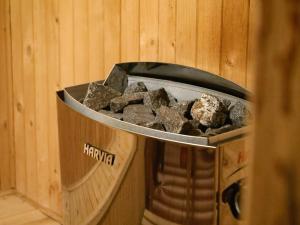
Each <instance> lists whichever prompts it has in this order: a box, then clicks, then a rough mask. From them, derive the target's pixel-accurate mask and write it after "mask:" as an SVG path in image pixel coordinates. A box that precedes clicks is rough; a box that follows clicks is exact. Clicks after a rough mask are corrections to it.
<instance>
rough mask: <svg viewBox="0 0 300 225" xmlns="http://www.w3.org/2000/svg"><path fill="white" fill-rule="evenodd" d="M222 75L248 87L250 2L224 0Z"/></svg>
mask: <svg viewBox="0 0 300 225" xmlns="http://www.w3.org/2000/svg"><path fill="white" fill-rule="evenodd" d="M222 10H223V12H222V14H223V15H222V38H221V64H220V74H221V75H222V76H223V77H225V78H226V79H229V80H232V81H234V82H236V83H237V84H239V85H242V86H245V85H246V69H247V40H248V19H249V17H248V13H249V1H231V0H223V9H222Z"/></svg>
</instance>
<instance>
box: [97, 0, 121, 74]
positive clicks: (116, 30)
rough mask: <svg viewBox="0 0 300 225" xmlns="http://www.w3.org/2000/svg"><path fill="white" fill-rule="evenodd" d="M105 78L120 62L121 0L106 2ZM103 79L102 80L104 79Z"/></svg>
mask: <svg viewBox="0 0 300 225" xmlns="http://www.w3.org/2000/svg"><path fill="white" fill-rule="evenodd" d="M103 9H104V20H103V22H104V24H103V27H104V31H105V32H104V77H106V76H107V75H108V73H109V72H110V70H111V69H112V67H113V65H114V64H115V63H116V62H119V61H120V31H121V23H120V22H121V15H120V12H121V0H110V1H104V4H103ZM104 77H101V78H104Z"/></svg>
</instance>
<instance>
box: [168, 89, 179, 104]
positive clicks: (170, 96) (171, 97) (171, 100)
mask: <svg viewBox="0 0 300 225" xmlns="http://www.w3.org/2000/svg"><path fill="white" fill-rule="evenodd" d="M167 93H168V98H169V106H170V107H171V106H174V105H175V104H176V103H177V99H176V98H175V97H174V96H173V95H172V94H171V93H169V92H167Z"/></svg>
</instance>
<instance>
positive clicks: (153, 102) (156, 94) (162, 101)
mask: <svg viewBox="0 0 300 225" xmlns="http://www.w3.org/2000/svg"><path fill="white" fill-rule="evenodd" d="M169 102H170V100H169V98H168V93H167V92H166V91H165V89H164V88H160V89H158V90H154V91H148V92H147V93H146V94H145V97H144V104H145V105H146V106H149V107H150V108H151V109H153V110H156V109H158V108H159V107H160V106H162V105H164V106H167V105H169Z"/></svg>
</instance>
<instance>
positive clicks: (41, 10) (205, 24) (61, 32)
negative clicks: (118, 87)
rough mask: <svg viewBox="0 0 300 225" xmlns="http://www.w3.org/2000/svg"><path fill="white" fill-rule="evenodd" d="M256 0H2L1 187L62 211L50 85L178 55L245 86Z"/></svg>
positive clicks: (252, 55) (184, 61) (71, 82)
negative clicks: (115, 66)
mask: <svg viewBox="0 0 300 225" xmlns="http://www.w3.org/2000/svg"><path fill="white" fill-rule="evenodd" d="M254 1H255V0H251V1H250V3H249V1H230V0H212V1H204V0H199V1H196V0H193V1H183V0H154V1H148V0H89V1H83V0H64V1H59V0H46V1H42V0H29V1H21V0H0V2H1V4H2V5H3V7H1V9H0V10H1V16H0V17H1V21H0V23H1V24H2V23H3V22H4V21H5V24H4V23H3V25H5V29H1V31H0V33H1V34H0V36H1V37H0V46H1V53H0V55H1V58H0V62H1V65H2V63H4V64H5V65H6V64H7V65H10V64H11V66H7V67H5V66H4V67H2V66H1V68H0V70H1V73H0V76H1V84H0V85H1V90H0V91H1V93H3V94H2V96H5V97H4V98H3V97H2V98H1V99H0V102H1V103H0V105H1V109H2V107H3V108H5V109H7V110H1V112H0V115H1V116H0V118H1V119H0V143H1V144H3V145H4V146H10V147H9V149H12V151H9V153H8V152H6V151H5V154H2V155H1V156H3V157H1V159H0V162H1V169H2V168H4V167H5V168H9V169H8V170H6V169H5V170H4V169H3V170H1V174H2V178H1V179H2V180H3V181H4V180H5V189H6V187H7V184H8V183H10V184H12V186H14V183H16V187H17V190H18V191H19V192H21V193H23V194H24V195H28V196H31V198H32V200H34V201H36V202H38V203H40V205H43V206H44V207H45V208H49V209H52V210H53V211H54V212H57V213H61V191H60V189H61V185H60V174H59V171H60V166H59V159H58V155H59V154H58V133H57V118H56V104H55V91H56V90H58V89H60V88H62V87H66V86H70V85H74V84H79V83H82V82H88V81H94V80H99V79H103V78H104V77H105V76H107V74H108V72H109V71H110V69H111V68H112V65H113V64H114V63H117V62H121V61H136V60H141V61H142V60H149V61H157V60H159V61H165V62H177V63H180V64H186V65H190V66H196V67H198V68H201V69H204V70H208V71H210V72H214V73H217V74H221V75H223V76H224V77H226V78H228V79H231V80H233V81H235V82H238V83H239V84H241V85H247V87H251V86H252V85H251V83H253V81H252V80H253V76H254V73H255V72H253V70H252V68H253V66H252V65H253V62H254V61H255V60H256V59H255V53H252V49H253V47H252V46H254V45H255V38H254V39H252V34H253V33H254V30H255V27H256V26H257V25H256V24H257V22H256V21H257V8H258V7H257V6H256V3H255V2H254ZM253 2H254V3H253ZM2 5H1V6H2ZM4 9H5V12H6V13H2V10H4ZM248 14H249V19H248ZM2 18H3V19H2ZM222 20H223V23H221V21H222ZM248 23H249V40H248V31H247V30H248V27H247V26H248V25H247V24H248ZM9 27H11V32H7V29H9ZM10 34H11V37H10ZM250 36H251V37H250ZM2 46H3V49H4V48H5V49H6V50H5V51H2ZM247 48H248V51H247ZM9 49H11V54H10V53H9V51H10V50H9ZM2 56H3V57H2ZM227 59H229V60H227ZM231 61H232V62H233V64H231V63H229V64H228V62H231ZM4 64H3V65H4ZM10 70H12V71H11V72H10ZM2 81H3V82H2ZM246 81H247V82H246ZM6 82H8V84H9V85H8V86H6V85H5V83H6ZM10 93H11V94H10ZM7 104H8V105H11V107H9V106H8V108H7V107H6V105H7ZM6 121H7V123H6ZM1 124H2V125H1ZM31 146H33V147H31ZM13 147H14V148H15V154H14V149H13ZM0 149H1V150H0V151H1V153H2V151H3V149H4V148H0ZM6 149H8V148H6ZM4 158H5V160H4ZM2 159H3V161H4V163H2ZM6 159H10V160H6ZM14 159H15V160H14ZM14 161H15V162H16V164H15V165H14ZM14 167H15V170H16V173H14ZM9 171H10V175H9V176H8V174H9ZM2 184H3V185H4V183H3V182H2ZM74 201H75V200H74Z"/></svg>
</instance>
